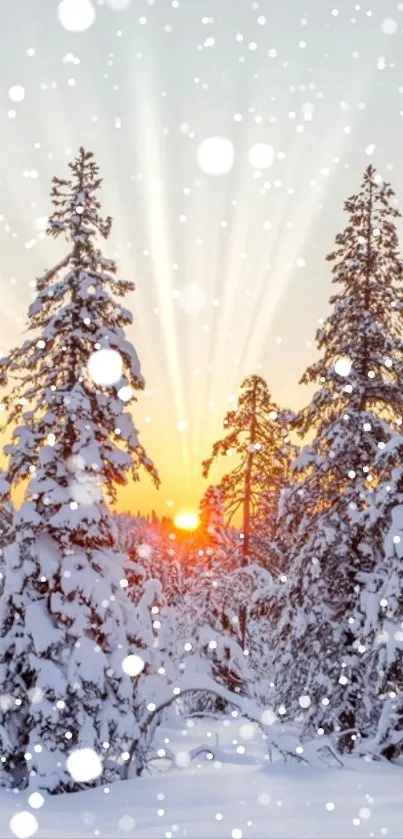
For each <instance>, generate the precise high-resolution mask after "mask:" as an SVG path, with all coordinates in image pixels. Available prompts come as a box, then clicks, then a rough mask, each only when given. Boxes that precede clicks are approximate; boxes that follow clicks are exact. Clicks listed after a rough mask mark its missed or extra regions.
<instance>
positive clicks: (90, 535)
mask: <svg viewBox="0 0 403 839" xmlns="http://www.w3.org/2000/svg"><path fill="white" fill-rule="evenodd" d="M100 186H101V179H100V178H99V174H98V167H97V165H96V163H95V161H94V159H93V155H92V154H91V153H89V152H86V151H84V149H82V148H81V149H80V151H79V154H78V156H77V158H76V159H75V160H74V161H73V162H72V163H71V164H70V177H69V179H68V180H61V179H59V178H55V179H54V180H53V188H52V203H53V212H52V214H51V215H50V218H49V227H48V235H49V236H52V237H63V238H64V239H65V240H67V244H68V252H67V255H66V256H65V257H64V258H63V259H62V260H61V262H60V263H59V264H58V265H57V266H56V267H55V268H53V269H52V270H50V271H48V272H47V273H46V274H44V276H42V277H41V278H40V279H38V280H37V284H36V287H37V295H36V298H35V300H34V302H33V303H32V304H31V305H30V308H29V313H28V318H29V324H28V325H29V330H30V332H31V337H30V338H29V339H28V340H26V341H25V342H24V344H23V345H22V347H19V348H16V349H14V350H12V351H11V352H10V354H9V355H8V356H7V357H5V358H3V359H2V360H1V366H0V378H1V384H2V385H6V386H9V391H8V395H7V396H6V399H5V405H6V408H7V409H8V422H9V423H10V424H11V425H12V426H15V428H14V432H13V438H12V442H11V444H10V445H8V446H6V447H5V453H6V454H7V455H8V467H7V470H6V474H5V478H6V480H7V481H8V482H9V485H10V487H12V488H13V487H14V486H16V485H17V484H19V483H20V482H21V481H24V480H26V479H28V487H27V490H26V494H25V501H24V503H23V505H22V508H21V510H20V512H19V515H18V517H17V522H16V531H17V533H16V540H15V542H14V543H13V544H11V545H10V546H9V547H8V548H7V549H6V552H5V553H6V556H5V587H4V593H3V597H2V602H1V609H0V661H1V664H0V681H1V684H2V692H3V694H5V695H7V696H10V697H12V702H11V704H9V703H2V705H1V706H0V740H1V743H2V750H1V751H2V763H1V765H0V771H1V783H5V784H9V783H15V782H16V781H17V780H18V779H17V776H20V780H21V776H26V775H27V773H29V774H30V777H31V779H35V783H37V784H38V785H39V786H44V787H46V788H47V789H50V790H59V789H74V788H76V783H75V780H74V778H73V779H72V778H71V777H70V775H69V773H68V771H67V769H66V758H67V755H68V754H69V752H70V751H71V750H72V748H74V747H84V746H85V747H88V748H92V749H93V750H94V751H95V752H96V753H97V754H98V755H99V754H101V755H102V754H104V750H105V746H103V744H104V743H105V742H108V743H109V744H110V752H109V754H110V756H111V759H112V758H113V759H114V760H115V766H116V765H117V763H116V761H118V759H119V756H120V754H121V751H122V748H124V746H125V745H126V746H127V744H128V743H129V742H130V741H131V740H132V739H133V737H134V736H135V731H136V725H137V723H136V719H135V716H134V712H133V682H132V679H131V678H130V676H129V675H127V674H126V673H125V672H124V671H123V670H122V660H123V659H124V657H125V656H127V655H128V654H129V651H130V650H132V651H135V648H136V647H135V644H136V643H137V642H136V641H135V639H136V637H137V635H138V634H139V629H138V627H135V626H131V628H130V631H129V630H128V626H127V625H128V623H130V610H128V605H127V604H125V602H123V601H122V588H121V587H122V585H124V584H125V583H124V581H123V577H124V573H123V571H122V568H121V567H120V563H119V557H118V555H117V554H116V553H114V551H113V528H112V522H111V517H110V515H109V511H108V508H107V506H106V503H105V500H104V495H105V493H106V494H107V496H108V497H109V498H112V499H113V498H114V497H115V486H116V484H123V483H124V482H125V481H126V476H127V475H128V474H129V473H130V474H131V475H132V478H133V479H134V480H137V479H138V478H139V475H140V469H141V468H144V469H145V470H146V471H148V472H149V473H150V475H151V476H152V478H153V479H154V481H155V482H158V477H157V474H156V471H155V469H154V466H153V465H152V463H151V461H150V460H149V459H148V457H147V455H146V453H145V451H144V449H143V448H142V447H141V445H140V443H139V440H138V436H137V432H136V429H135V427H134V425H133V419H132V415H131V413H130V412H129V411H128V410H127V409H126V406H127V405H128V404H130V401H133V400H134V399H135V392H136V391H137V390H139V389H141V388H142V387H143V386H144V382H143V378H142V376H141V372H140V367H139V362H138V358H137V355H136V352H135V350H134V348H133V346H132V345H131V344H130V342H129V341H128V340H127V339H126V337H125V332H124V328H125V327H126V326H129V325H130V324H131V322H132V315H131V314H130V312H128V311H127V310H126V309H125V308H123V306H122V305H121V304H120V303H119V302H118V300H117V299H116V298H121V297H123V296H124V295H125V294H127V293H128V292H131V291H133V289H134V286H133V283H131V282H128V281H125V280H121V279H118V278H117V277H116V265H115V263H114V262H112V261H111V260H109V259H106V258H105V257H104V256H103V255H102V253H101V251H100V250H99V248H98V246H97V243H98V241H99V239H100V238H103V239H106V238H108V236H109V233H110V229H111V219H110V218H107V219H103V218H102V217H101V215H100V203H99V200H98V191H99V188H100ZM133 646H134V650H133ZM108 748H109V747H108ZM27 754H29V755H30V757H29V758H28V757H27ZM111 771H112V770H111ZM107 774H108V771H107V769H106V764H105V765H104V766H103V769H102V771H101V772H100V776H99V778H98V781H99V780H101V781H102V779H104V778H105V777H107Z"/></svg>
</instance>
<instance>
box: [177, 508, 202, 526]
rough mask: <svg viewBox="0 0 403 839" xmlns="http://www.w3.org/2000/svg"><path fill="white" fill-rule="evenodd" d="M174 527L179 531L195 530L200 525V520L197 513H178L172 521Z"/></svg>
mask: <svg viewBox="0 0 403 839" xmlns="http://www.w3.org/2000/svg"><path fill="white" fill-rule="evenodd" d="M174 523H175V527H178V528H179V529H180V530H197V528H198V527H199V525H200V519H199V516H198V515H197V513H191V512H186V513H178V515H177V516H175V519H174Z"/></svg>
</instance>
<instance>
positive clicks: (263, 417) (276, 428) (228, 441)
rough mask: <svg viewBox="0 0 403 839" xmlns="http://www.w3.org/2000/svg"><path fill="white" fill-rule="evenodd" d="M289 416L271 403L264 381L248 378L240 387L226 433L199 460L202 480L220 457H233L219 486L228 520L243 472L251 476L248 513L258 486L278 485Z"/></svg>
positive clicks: (241, 491)
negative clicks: (247, 472) (204, 458)
mask: <svg viewBox="0 0 403 839" xmlns="http://www.w3.org/2000/svg"><path fill="white" fill-rule="evenodd" d="M290 418H291V414H290V413H287V412H285V411H281V410H280V408H279V407H278V406H277V405H276V404H275V403H274V402H273V401H272V397H271V394H270V392H269V389H268V386H267V383H266V381H265V380H264V379H263V378H262V377H261V376H258V375H255V374H253V375H251V376H248V377H247V378H246V379H245V380H244V381H243V382H242V385H241V393H240V395H239V399H238V404H237V407H236V409H233V410H231V411H228V413H227V414H226V417H225V419H224V428H225V429H226V430H227V432H228V433H227V434H226V435H225V437H223V438H222V439H221V440H218V441H217V442H216V443H214V445H213V450H212V455H211V457H210V458H208V459H206V460H204V461H203V477H207V476H208V475H209V473H210V469H211V467H212V465H213V463H214V462H215V461H216V460H217V458H218V457H220V456H227V457H228V456H231V455H232V456H234V459H235V460H236V461H237V465H236V466H235V467H234V469H232V471H231V472H229V473H228V474H227V475H225V476H224V477H223V479H222V480H221V482H220V484H219V488H220V489H221V492H222V496H223V499H224V500H225V503H226V509H227V513H228V514H229V516H230V518H232V516H233V515H234V514H235V513H236V511H237V509H238V508H239V507H240V505H241V504H242V503H243V501H244V497H245V486H244V481H245V469H246V468H247V469H248V471H249V473H250V476H251V485H250V487H249V490H250V494H251V505H252V513H253V512H254V511H255V510H256V509H257V507H258V504H259V498H260V495H261V492H262V487H263V486H265V487H266V489H269V488H270V486H269V485H271V486H272V487H273V488H274V487H275V486H277V483H278V482H280V483H281V479H282V477H283V475H284V468H285V465H286V464H287V463H288V460H289V455H290V448H291V446H290V440H289V437H288V423H289V420H290Z"/></svg>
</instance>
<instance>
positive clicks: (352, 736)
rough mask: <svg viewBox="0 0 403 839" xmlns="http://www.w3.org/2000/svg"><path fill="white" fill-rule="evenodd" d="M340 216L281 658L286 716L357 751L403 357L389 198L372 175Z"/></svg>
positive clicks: (366, 726)
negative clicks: (381, 487)
mask: <svg viewBox="0 0 403 839" xmlns="http://www.w3.org/2000/svg"><path fill="white" fill-rule="evenodd" d="M345 210H346V212H347V214H348V217H349V219H348V224H347V227H346V228H345V230H344V231H343V233H340V234H339V235H338V236H337V237H336V248H335V250H334V251H333V252H332V253H331V254H330V255H329V256H328V257H327V259H328V260H329V261H330V262H333V282H334V283H336V284H337V286H338V287H339V290H338V291H337V293H336V294H334V295H333V296H332V298H331V300H330V303H331V306H332V311H331V314H330V315H329V317H328V318H327V319H326V321H325V322H324V323H322V325H321V326H320V327H319V329H318V331H317V336H316V338H317V345H318V348H319V350H320V352H321V357H320V359H319V360H318V361H317V362H316V363H315V364H313V365H312V366H311V367H310V368H309V369H308V370H307V371H306V373H305V374H304V376H303V378H302V382H303V383H308V384H310V383H315V384H316V385H317V390H316V392H315V393H314V395H313V397H312V401H311V403H310V404H309V406H308V407H307V408H306V409H305V410H303V411H302V412H301V413H300V415H299V417H298V419H297V422H296V428H297V429H298V431H299V433H300V434H301V436H303V437H304V436H305V435H308V434H309V435H311V436H312V435H314V439H313V442H312V445H311V446H307V447H306V448H305V449H304V450H303V452H302V454H301V456H300V457H299V459H297V461H296V463H295V464H294V470H295V483H294V486H293V488H292V489H291V490H289V491H288V494H287V497H286V499H285V501H284V505H283V508H282V514H281V531H282V541H283V544H285V545H286V546H288V551H289V571H288V582H287V584H286V585H285V587H284V592H283V599H282V603H281V604H280V609H279V615H280V618H279V623H278V627H277V630H278V634H277V641H276V645H275V650H274V660H275V661H276V662H277V674H276V682H277V689H278V701H279V702H280V701H281V702H282V704H283V705H284V706H285V710H286V712H287V713H288V714H290V715H291V716H295V715H296V714H297V713H298V712H300V713H301V715H302V718H303V723H304V730H305V732H309V733H310V734H311V733H312V732H316V731H319V733H321V732H323V731H328V732H336V733H337V737H336V739H337V742H338V745H339V747H340V748H341V749H342V750H343V749H348V750H350V749H352V748H353V747H354V744H355V743H357V740H359V739H360V738H361V737H362V736H364V735H369V734H370V733H371V731H372V730H373V729H372V727H373V725H374V714H375V716H376V714H377V713H378V706H377V705H376V698H374V702H375V705H374V702H373V703H372V704H371V702H370V691H369V686H368V684H367V683H366V675H367V674H368V661H369V660H372V655H373V649H374V644H376V643H378V637H379V633H378V631H377V630H378V629H379V628H381V626H380V625H379V624H378V623H377V621H378V617H377V616H378V610H377V609H375V617H376V619H375V620H374V610H373V604H374V602H376V601H377V602H378V603H379V601H380V600H381V599H382V588H383V585H384V581H383V580H382V573H381V569H382V567H383V569H384V572H386V569H385V565H384V559H383V555H384V538H385V536H386V533H387V531H388V529H389V523H388V518H387V516H383V515H379V514H378V513H377V511H376V506H375V491H374V488H375V487H376V486H377V484H378V482H379V480H380V476H381V474H382V465H381V462H380V458H379V455H380V454H381V453H382V451H383V450H384V448H385V447H387V446H388V444H390V442H389V441H391V440H393V439H394V436H395V433H396V432H395V426H394V424H393V421H394V420H396V418H397V417H398V416H400V414H401V411H402V389H401V382H402V375H403V364H402V349H403V347H402V340H401V334H402V320H401V319H402V316H401V311H400V310H401V302H402V286H401V280H402V265H401V261H400V256H399V247H398V238H397V232H396V227H395V219H396V218H397V217H398V216H399V215H400V213H399V211H398V210H397V208H396V206H395V202H394V193H393V191H392V190H391V188H390V186H389V185H388V184H387V183H384V182H383V181H382V179H381V178H380V177H379V176H378V175H377V174H376V171H375V169H373V167H372V166H369V167H368V169H367V170H366V171H365V173H364V178H363V183H362V186H361V189H360V191H359V193H358V195H354V196H352V197H351V198H349V199H348V200H347V201H346V203H345ZM371 609H372V618H371V619H369V616H370V613H371ZM372 695H373V694H372Z"/></svg>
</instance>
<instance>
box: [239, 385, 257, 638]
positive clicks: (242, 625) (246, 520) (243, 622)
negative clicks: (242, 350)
mask: <svg viewBox="0 0 403 839" xmlns="http://www.w3.org/2000/svg"><path fill="white" fill-rule="evenodd" d="M256 398H257V383H256V382H255V384H254V387H253V392H252V408H251V422H250V438H249V453H248V458H247V461H246V469H245V484H244V486H245V498H244V503H243V545H242V567H243V568H245V567H246V566H247V565H248V563H249V554H250V539H251V524H252V521H251V518H252V468H253V457H254V445H255V443H256V442H257V440H256V431H257V423H256ZM247 613H248V610H247V605H246V603H243V604H242V605H241V608H240V610H239V633H240V639H241V645H242V647H243V648H245V643H246V629H247Z"/></svg>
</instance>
